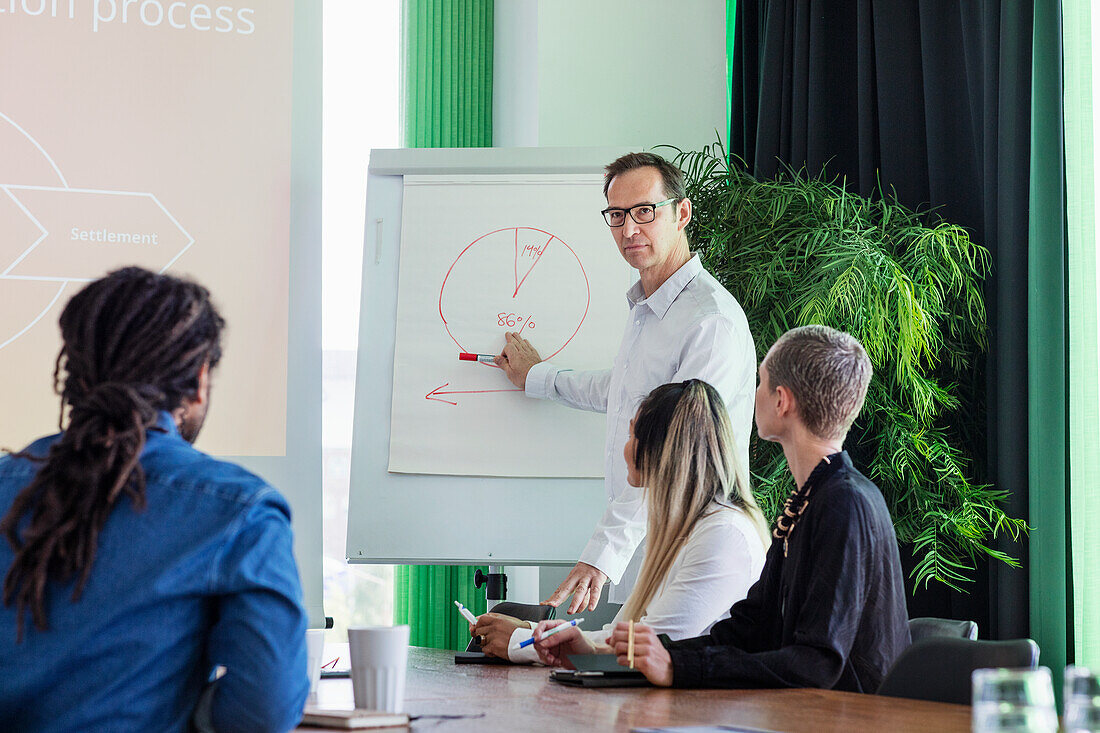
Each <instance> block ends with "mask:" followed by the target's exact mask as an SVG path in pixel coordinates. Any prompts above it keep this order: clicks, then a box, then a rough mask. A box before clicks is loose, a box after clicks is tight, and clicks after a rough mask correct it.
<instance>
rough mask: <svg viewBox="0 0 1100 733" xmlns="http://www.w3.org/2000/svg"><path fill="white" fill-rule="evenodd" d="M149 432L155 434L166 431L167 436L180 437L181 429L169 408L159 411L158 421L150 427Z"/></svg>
mask: <svg viewBox="0 0 1100 733" xmlns="http://www.w3.org/2000/svg"><path fill="white" fill-rule="evenodd" d="M148 432H150V433H153V434H157V433H164V434H165V435H166V436H168V437H174V438H179V437H180V429H179V427H178V426H177V425H176V419H175V418H174V417H172V413H170V412H168V411H167V410H161V411H160V412H159V413H157V421H156V423H154V424H153V425H152V426H151V427H150V428H149V431H148ZM149 437H152V436H149Z"/></svg>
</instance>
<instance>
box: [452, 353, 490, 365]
mask: <svg viewBox="0 0 1100 733" xmlns="http://www.w3.org/2000/svg"><path fill="white" fill-rule="evenodd" d="M496 358H497V357H496V354H470V353H467V352H465V351H460V352H458V360H459V361H480V362H481V363H482V364H492V363H493V360H494V359H496Z"/></svg>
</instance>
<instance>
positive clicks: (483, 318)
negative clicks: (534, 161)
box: [439, 227, 592, 359]
mask: <svg viewBox="0 0 1100 733" xmlns="http://www.w3.org/2000/svg"><path fill="white" fill-rule="evenodd" d="M591 300H592V293H591V290H590V288H589V283H588V275H587V273H586V272H585V270H584V264H583V263H582V262H581V258H580V257H579V256H578V255H577V253H576V251H575V250H574V249H573V248H572V247H571V246H569V245H568V244H567V243H566V242H564V241H563V240H562V239H561V238H559V237H557V236H555V235H554V234H552V233H550V232H547V231H543V230H542V229H537V228H535V227H508V228H505V229H497V230H495V231H492V232H489V233H488V234H483V235H482V236H480V237H478V238H477V239H475V240H474V241H473V242H471V243H470V244H468V245H467V246H466V247H465V248H464V249H463V250H462V251H461V252H460V253H459V254H458V256H457V257H456V258H455V260H454V262H453V263H452V264H451V266H450V268H449V269H448V270H447V274H446V276H444V278H443V284H442V286H441V287H440V289H439V317H440V319H441V320H442V321H443V327H444V329H446V332H447V335H449V336H450V338H451V340H452V341H454V343H455V345H456V346H457V347H458V350H459V351H466V352H474V353H482V354H492V353H499V352H500V349H501V347H502V345H503V343H504V334H505V332H507V331H516V332H519V333H520V334H521V335H522V336H523V337H524V338H526V339H528V340H529V341H530V342H531V343H532V345H534V347H535V348H536V349H538V351H539V355H540V356H542V358H543V359H551V358H553V357H554V356H555V355H557V354H559V353H560V352H561V351H562V349H564V348H565V347H566V346H568V345H569V342H570V341H572V340H573V337H575V336H576V335H577V332H578V331H580V328H581V326H582V325H583V324H584V320H585V318H586V317H587V316H588V308H589V306H590V304H591Z"/></svg>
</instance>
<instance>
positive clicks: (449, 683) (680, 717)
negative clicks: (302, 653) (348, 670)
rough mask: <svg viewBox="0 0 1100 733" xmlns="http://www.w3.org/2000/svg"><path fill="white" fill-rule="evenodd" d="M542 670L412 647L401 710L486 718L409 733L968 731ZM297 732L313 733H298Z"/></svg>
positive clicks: (848, 700) (925, 717) (330, 695)
mask: <svg viewBox="0 0 1100 733" xmlns="http://www.w3.org/2000/svg"><path fill="white" fill-rule="evenodd" d="M548 674H549V671H548V670H547V669H546V668H545V667H530V666H489V665H456V664H455V663H454V653H453V652H449V651H444V650H439V649H423V648H419V647H412V648H411V649H410V650H409V669H408V676H407V679H406V690H405V710H406V712H408V713H409V714H410V715H440V714H443V715H477V714H479V713H484V717H478V718H469V719H460V720H437V719H431V718H426V719H424V720H421V721H414V722H413V725H412V729H413V730H418V731H426V730H433V731H440V732H441V733H452V732H457V731H536V732H537V731H546V732H547V733H562V732H563V731H572V730H582V729H586V730H597V731H604V730H615V731H629V730H630V729H631V728H635V727H647V726H648V727H661V726H673V725H681V726H683V725H704V724H708V723H709V724H717V723H723V724H727V725H741V726H745V727H750V728H759V729H763V730H772V731H826V732H827V731H838V732H840V731H844V732H845V733H849V732H850V731H899V732H903V731H913V732H914V733H934V732H935V733H939V732H940V731H969V730H970V708H969V707H968V706H966V705H947V704H944V703H931V702H921V701H918V700H905V699H902V698H897V697H878V696H876V695H858V694H855V693H851V692H834V691H831V690H813V689H805V690H669V689H659V688H621V689H619V688H604V689H585V688H579V687H568V686H566V685H561V684H558V683H556V682H551V681H550V680H549V679H548ZM317 704H318V705H320V706H321V707H325V708H344V709H348V708H352V707H354V702H353V696H352V691H351V680H349V679H326V680H322V681H321V684H320V687H319V689H318V702H317ZM299 730H319V729H312V728H300V729H299Z"/></svg>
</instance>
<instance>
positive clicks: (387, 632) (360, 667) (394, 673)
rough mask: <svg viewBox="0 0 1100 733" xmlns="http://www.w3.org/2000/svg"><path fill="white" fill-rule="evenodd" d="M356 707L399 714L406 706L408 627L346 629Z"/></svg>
mask: <svg viewBox="0 0 1100 733" xmlns="http://www.w3.org/2000/svg"><path fill="white" fill-rule="evenodd" d="M348 647H349V649H348V651H349V652H350V656H351V688H352V692H353V693H354V695H355V707H357V708H365V709H367V710H381V711H384V712H387V713H400V712H401V711H402V708H403V707H404V704H405V667H406V665H407V663H408V659H409V627H408V626H373V627H367V628H359V629H348Z"/></svg>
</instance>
